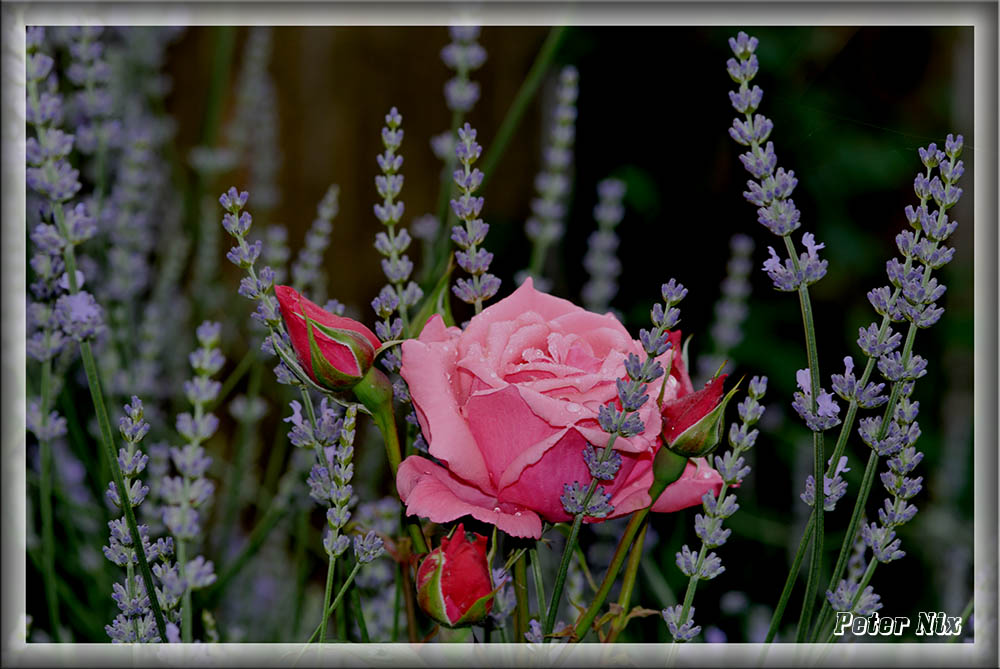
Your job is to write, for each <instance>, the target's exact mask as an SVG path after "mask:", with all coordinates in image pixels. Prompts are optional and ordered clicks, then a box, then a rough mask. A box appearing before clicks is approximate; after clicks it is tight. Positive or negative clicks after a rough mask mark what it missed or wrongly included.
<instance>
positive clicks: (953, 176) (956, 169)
mask: <svg viewBox="0 0 1000 669" xmlns="http://www.w3.org/2000/svg"><path fill="white" fill-rule="evenodd" d="M940 170H941V178H942V179H944V180H945V181H947V182H949V183H954V182H956V181H958V180H959V179H960V178H962V175H963V174H965V164H964V163H963V162H962V161H961V160H959V161H958V162H956V163H954V164H952V163H950V162H944V163H941V168H940Z"/></svg>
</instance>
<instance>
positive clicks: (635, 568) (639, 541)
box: [607, 497, 721, 643]
mask: <svg viewBox="0 0 1000 669" xmlns="http://www.w3.org/2000/svg"><path fill="white" fill-rule="evenodd" d="M720 498H721V497H720ZM646 518H647V520H648V516H647V517H646ZM648 529H649V523H648V522H645V521H644V522H643V523H642V528H641V529H640V530H639V536H637V537H636V539H635V544H634V545H633V547H632V551H631V552H630V553H629V556H628V564H627V565H625V574H624V575H623V576H622V591H621V594H620V595H619V596H618V606H620V607H621V609H622V611H621V613H619V614H618V617H617V618H615V621H614V622H613V623H612V624H611V632H610V633H609V634H608V639H607V642H608V643H614V642H615V641H616V640H617V639H618V635H619V634H621V633H622V630H624V629H625V625H627V624H628V607H629V604H630V603H631V600H632V591H633V590H634V589H635V581H636V577H637V576H638V574H639V563H640V562H642V546H643V544H644V543H645V542H646V530H648Z"/></svg>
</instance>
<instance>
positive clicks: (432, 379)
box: [396, 279, 722, 538]
mask: <svg viewBox="0 0 1000 669" xmlns="http://www.w3.org/2000/svg"><path fill="white" fill-rule="evenodd" d="M672 339H677V340H678V341H676V342H675V347H674V350H673V351H672V352H671V351H668V352H667V353H665V354H664V355H663V357H662V359H661V362H662V363H666V360H667V356H669V355H673V356H674V358H673V364H672V369H671V373H670V375H669V376H668V378H667V379H666V381H665V382H666V384H667V387H666V390H665V391H664V399H665V400H666V401H669V400H673V399H676V398H677V397H679V396H682V395H686V394H688V393H690V392H691V391H692V390H693V389H692V387H691V381H690V379H689V378H688V375H687V372H686V370H685V369H684V367H683V362H682V361H681V356H680V352H679V350H678V349H679V346H676V344H677V343H679V333H676V334H675V335H674V336H673V337H672ZM629 353H635V354H636V355H638V356H639V357H640V359H642V358H644V357H645V353H644V351H643V349H642V345H641V344H640V343H639V342H638V341H636V340H634V339H632V337H631V336H630V335H629V333H628V331H626V330H625V328H624V326H622V324H621V323H620V322H618V320H617V319H616V318H615V317H614V316H612V315H610V314H605V315H599V314H595V313H591V312H588V311H585V310H584V309H581V308H580V307H578V306H576V305H574V304H573V303H571V302H568V301H566V300H563V299H560V298H556V297H552V296H551V295H546V294H544V293H540V292H538V291H536V290H535V289H534V286H533V285H532V282H531V280H530V279H528V280H527V281H525V283H524V284H523V285H522V286H521V287H520V288H518V289H517V290H516V291H515V292H514V293H513V294H512V295H510V296H509V297H507V298H506V299H503V300H501V301H499V302H497V303H496V304H494V305H492V306H490V307H488V308H486V309H484V310H483V311H482V313H480V314H479V315H477V316H475V317H474V318H473V319H472V320H471V321H470V322H469V325H468V327H467V328H466V329H465V330H464V331H462V330H460V329H459V328H456V327H451V328H448V327H445V325H444V322H443V321H442V320H441V318H440V317H439V316H433V317H432V318H431V319H430V320H428V322H427V324H426V325H425V327H424V329H423V332H422V333H421V334H420V338H419V339H415V340H414V339H411V340H407V341H405V342H404V343H403V345H402V358H403V366H402V370H401V374H402V375H403V378H404V379H405V380H406V381H407V383H408V384H409V387H410V395H411V397H412V398H413V405H414V407H415V408H416V413H417V418H418V420H419V421H420V427H421V429H422V430H423V434H424V437H425V438H426V440H427V442H428V444H429V447H430V453H431V455H433V456H434V457H435V458H437V459H438V460H439V461H440V462H442V463H443V464H444V467H442V466H440V465H438V464H435V463H434V462H432V461H430V460H428V459H427V458H423V457H419V456H410V457H408V458H407V459H406V460H404V461H403V463H402V465H401V466H400V468H399V472H398V474H397V476H396V487H397V489H398V491H399V495H400V498H401V499H402V500H403V502H404V503H405V504H406V511H407V513H408V514H415V515H419V516H424V517H427V518H429V519H430V520H431V521H433V522H438V523H443V522H447V521H451V520H455V519H456V518H459V517H461V516H464V515H471V516H472V517H474V518H476V519H478V520H481V521H483V522H487V523H492V524H494V525H496V526H497V527H498V528H500V529H501V530H503V531H505V532H507V533H508V534H511V535H513V536H519V537H534V538H538V537H539V536H541V532H542V518H544V519H546V520H548V521H551V522H559V521H567V520H569V519H570V516H569V515H567V514H566V512H565V511H564V510H563V507H562V503H561V502H560V500H559V496H560V495H561V494H562V492H563V484H564V483H572V482H573V481H580V483H581V484H587V483H589V482H590V480H591V477H590V473H589V471H588V469H587V465H586V463H585V462H584V459H583V451H584V449H585V447H586V444H587V442H590V443H591V444H594V445H595V446H597V447H604V446H605V445H606V444H607V441H608V435H607V434H606V433H605V432H604V431H603V430H602V429H601V428H600V426H599V425H598V422H597V412H598V410H599V409H600V407H601V406H602V405H604V404H606V403H607V402H609V401H612V400H614V399H615V398H616V397H617V391H616V388H615V381H616V380H617V379H619V378H623V377H624V376H625V371H624V369H625V367H624V361H625V358H626V356H627V355H628V354H629ZM663 383H664V379H663V377H661V378H660V379H658V380H657V381H654V382H653V383H651V384H649V387H648V394H649V397H650V400H649V401H647V402H646V404H645V405H644V406H643V408H642V409H641V410H640V411H639V415H640V417H641V418H642V421H643V423H644V425H645V431H644V432H643V433H642V434H638V435H636V436H634V437H631V438H622V437H619V438H618V439H617V440H616V441H615V444H614V448H615V450H616V451H618V452H619V454H620V455H621V459H622V466H621V469H620V470H619V471H618V473H617V475H616V476H615V478H614V479H613V480H612V481H608V482H602V485H604V488H605V491H606V492H608V493H610V494H611V500H610V501H611V504H612V505H613V506H614V512H613V513H612V514H611V515H610V516H609V517H616V516H621V515H625V514H628V513H631V512H632V511H635V510H637V509H641V508H644V507H646V506H648V505H649V503H650V498H649V487H650V486H651V485H652V483H653V473H652V462H653V457H654V456H655V455H656V452H657V450H658V449H659V448H660V446H661V440H660V432H661V429H662V422H661V417H660V414H659V412H658V411H657V410H656V402H655V398H656V397H657V396H658V395H659V392H660V387H661V385H662V384H663ZM721 485H722V480H721V478H720V477H719V475H718V473H717V472H716V471H715V470H714V469H712V468H711V467H710V466H709V465H708V464H707V463H705V462H704V460H693V461H691V462H689V463H688V466H687V469H686V470H685V472H684V474H683V475H682V476H681V478H680V479H679V480H678V481H676V482H675V483H673V484H672V485H671V486H669V487H668V488H667V489H666V491H664V493H663V494H662V495H661V496H660V498H659V500H657V502H656V504H655V505H654V507H653V510H654V511H677V510H679V509H683V508H686V507H689V506H692V505H695V504H698V503H700V501H701V497H702V495H703V494H704V493H705V492H706V491H707V490H710V489H711V490H715V491H716V492H718V490H719V488H720V487H721Z"/></svg>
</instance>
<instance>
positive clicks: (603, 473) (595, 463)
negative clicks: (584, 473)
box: [583, 443, 622, 481]
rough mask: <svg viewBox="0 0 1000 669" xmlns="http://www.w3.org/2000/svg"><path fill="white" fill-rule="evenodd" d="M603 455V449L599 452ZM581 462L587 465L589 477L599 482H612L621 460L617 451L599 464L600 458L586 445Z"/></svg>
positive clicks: (589, 445)
mask: <svg viewBox="0 0 1000 669" xmlns="http://www.w3.org/2000/svg"><path fill="white" fill-rule="evenodd" d="M601 452H602V453H603V449H602V451H601ZM583 460H584V462H586V463H587V469H588V470H589V471H590V475H591V476H593V477H594V478H595V479H598V480H601V481H612V480H614V478H615V475H616V474H617V473H618V470H619V469H620V468H621V464H622V458H621V455H619V454H618V452H617V451H612V452H611V454H610V455H609V456H608V457H607V459H606V460H604V462H601V461H600V460H601V456H600V454H598V452H597V451H596V450H594V447H593V446H592V445H591V444H589V443H588V444H587V447H586V448H585V449H584V450H583Z"/></svg>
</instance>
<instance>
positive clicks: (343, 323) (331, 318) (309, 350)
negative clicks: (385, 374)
mask: <svg viewBox="0 0 1000 669" xmlns="http://www.w3.org/2000/svg"><path fill="white" fill-rule="evenodd" d="M274 294H275V296H276V297H277V298H278V304H279V305H280V307H281V315H282V317H283V318H284V320H285V326H286V327H287V329H288V336H289V338H290V339H291V342H292V348H294V349H295V354H296V355H297V356H298V358H299V361H300V362H301V363H302V367H303V369H304V370H305V372H306V373H307V374H308V375H309V377H310V378H311V379H312V380H313V381H315V382H316V383H317V384H318V385H320V386H322V387H324V388H327V389H329V390H333V391H342V390H349V389H351V388H353V387H354V386H356V385H357V384H358V382H359V381H361V379H363V378H364V377H365V375H366V374H367V373H368V370H369V369H371V366H372V363H373V362H374V360H375V353H376V351H377V350H378V349H379V347H380V346H381V345H382V342H380V341H379V339H378V337H376V336H375V334H374V333H373V332H372V331H371V330H369V329H368V328H367V327H365V326H364V325H363V324H361V323H359V322H357V321H355V320H352V319H350V318H345V317H343V316H337V315H335V314H332V313H330V312H329V311H326V310H325V309H322V308H320V307H319V305H317V304H315V303H314V302H312V301H310V300H309V299H307V298H305V297H303V296H302V295H300V294H299V293H298V291H296V290H295V289H293V288H290V287H289V286H275V287H274Z"/></svg>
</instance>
